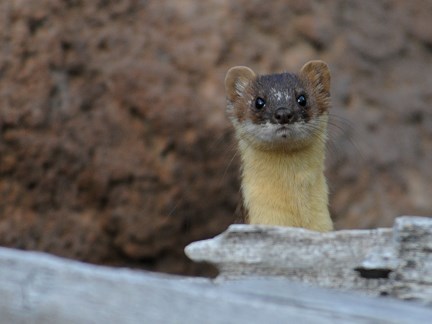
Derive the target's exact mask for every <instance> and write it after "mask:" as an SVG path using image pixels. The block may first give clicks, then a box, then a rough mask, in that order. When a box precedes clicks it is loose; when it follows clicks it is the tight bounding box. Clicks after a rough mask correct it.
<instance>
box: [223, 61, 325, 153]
mask: <svg viewBox="0 0 432 324" xmlns="http://www.w3.org/2000/svg"><path fill="white" fill-rule="evenodd" d="M225 89H226V93H227V100H228V105H227V114H228V117H229V118H230V120H231V122H232V123H233V125H234V127H235V130H236V134H237V136H238V138H239V139H240V140H243V141H244V142H245V144H246V145H251V146H253V147H255V148H257V149H261V150H278V151H279V150H284V151H292V150H299V149H302V148H304V147H307V146H309V145H311V144H312V143H314V142H316V141H321V142H324V141H325V138H326V127H327V115H328V109H329V106H330V72H329V69H328V66H327V64H326V63H324V62H322V61H310V62H308V63H306V64H305V65H304V66H303V67H302V69H301V70H300V73H298V74H294V73H280V74H270V75H256V74H255V72H254V71H252V70H251V69H250V68H248V67H245V66H236V67H233V68H231V69H230V70H229V71H228V73H227V75H226V78H225Z"/></svg>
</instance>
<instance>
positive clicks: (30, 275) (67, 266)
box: [0, 248, 432, 324]
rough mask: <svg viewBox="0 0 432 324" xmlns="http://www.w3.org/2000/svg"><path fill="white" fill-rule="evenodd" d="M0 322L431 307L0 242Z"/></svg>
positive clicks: (316, 316) (389, 316) (311, 315)
mask: <svg viewBox="0 0 432 324" xmlns="http://www.w3.org/2000/svg"><path fill="white" fill-rule="evenodd" d="M0 296H1V298H0V314H1V318H0V319H1V321H0V322H1V323H46V324H51V323H168V324H169V323H192V324H193V323H287V322H291V321H297V322H302V323H305V322H307V323H348V322H349V323H370V322H389V323H392V322H393V323H411V322H426V321H427V320H429V319H430V318H432V310H431V309H427V308H424V307H421V306H418V305H416V304H409V303H403V302H400V301H396V300H390V299H378V298H369V297H365V296H357V295H355V294H351V295H350V294H346V293H339V292H335V291H327V290H324V289H319V288H313V287H308V286H305V285H301V284H293V283H290V282H289V281H287V280H282V279H275V278H274V279H271V278H267V279H264V278H247V279H244V280H240V281H235V282H220V283H213V282H211V281H210V280H204V279H201V280H195V279H193V280H192V279H186V278H181V277H175V276H162V275H156V274H151V273H147V272H141V271H131V270H126V269H114V268H107V267H99V266H94V265H88V264H83V263H79V262H76V261H70V260H64V259H61V258H57V257H54V256H50V255H46V254H42V253H35V252H23V251H17V250H10V249H5V248H0Z"/></svg>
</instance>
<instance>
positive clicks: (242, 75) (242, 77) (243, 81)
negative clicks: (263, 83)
mask: <svg viewBox="0 0 432 324" xmlns="http://www.w3.org/2000/svg"><path fill="white" fill-rule="evenodd" d="M255 79H256V74H255V72H254V71H252V70H251V69H250V68H248V67H247V66H235V67H232V68H231V69H229V70H228V72H227V74H226V77H225V91H226V93H227V97H228V100H230V101H234V100H235V99H236V98H237V97H240V96H242V95H243V92H244V90H245V89H246V87H247V86H248V84H249V83H250V82H252V81H253V80H255Z"/></svg>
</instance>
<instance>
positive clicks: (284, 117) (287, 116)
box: [274, 107, 295, 124]
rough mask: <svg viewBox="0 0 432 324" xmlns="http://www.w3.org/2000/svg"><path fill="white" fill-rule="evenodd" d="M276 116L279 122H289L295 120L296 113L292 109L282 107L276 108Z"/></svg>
mask: <svg viewBox="0 0 432 324" xmlns="http://www.w3.org/2000/svg"><path fill="white" fill-rule="evenodd" d="M274 118H275V119H276V121H277V122H278V123H279V124H288V123H292V122H294V121H295V114H294V112H293V111H292V110H291V109H288V108H285V107H280V108H278V109H276V111H275V113H274Z"/></svg>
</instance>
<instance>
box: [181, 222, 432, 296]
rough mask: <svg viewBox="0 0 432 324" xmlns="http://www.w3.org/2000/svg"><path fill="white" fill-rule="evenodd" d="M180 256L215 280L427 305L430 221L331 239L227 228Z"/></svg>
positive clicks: (431, 267) (431, 271)
mask: <svg viewBox="0 0 432 324" xmlns="http://www.w3.org/2000/svg"><path fill="white" fill-rule="evenodd" d="M185 251H186V254H187V255H188V256H189V257H190V258H191V259H193V260H196V261H207V262H210V263H213V264H214V265H216V266H217V267H218V269H219V270H220V277H221V278H239V277H245V276H246V277H247V276H253V275H261V276H276V277H284V278H289V279H292V280H295V281H299V282H304V283H312V284H314V285H318V286H321V287H327V288H338V289H344V290H358V291H362V292H364V293H368V294H370V295H381V294H388V295H391V296H394V297H397V298H400V299H417V300H420V301H422V302H424V303H427V304H432V218H426V217H412V216H404V217H399V218H398V219H396V221H395V225H394V227H393V229H377V230H360V231H358V230H357V231H336V232H332V233H317V232H311V231H307V230H304V229H298V228H297V229H296V228H282V227H269V226H249V225H233V226H231V227H230V228H229V229H228V230H227V231H226V232H225V233H222V234H220V235H219V236H217V237H215V238H213V239H210V240H206V241H201V242H195V243H192V244H190V245H189V246H188V247H186V250H185Z"/></svg>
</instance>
